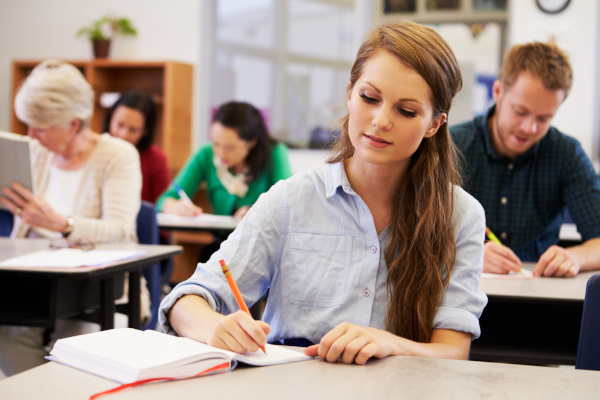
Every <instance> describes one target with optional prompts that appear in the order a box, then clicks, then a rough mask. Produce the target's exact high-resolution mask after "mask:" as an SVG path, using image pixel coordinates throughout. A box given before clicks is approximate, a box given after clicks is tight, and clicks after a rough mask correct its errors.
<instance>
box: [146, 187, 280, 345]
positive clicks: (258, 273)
mask: <svg viewBox="0 0 600 400" xmlns="http://www.w3.org/2000/svg"><path fill="white" fill-rule="evenodd" d="M280 197H281V193H280V190H278V186H277V185H275V186H274V187H273V188H272V189H271V191H269V192H267V193H264V194H263V195H261V196H260V198H259V200H258V201H257V203H256V205H255V206H254V207H252V208H251V209H250V211H249V212H248V214H247V215H246V216H245V217H244V219H243V220H242V221H241V222H240V224H239V225H238V227H237V228H236V229H235V231H233V232H232V233H231V234H230V235H229V237H228V238H227V240H226V241H224V242H223V243H222V244H221V248H220V249H219V250H218V251H217V252H215V253H214V254H213V255H212V256H211V257H210V259H209V260H208V261H207V262H206V263H200V264H198V266H197V268H196V271H195V272H194V274H193V275H192V276H191V277H190V278H189V279H188V280H186V281H184V282H182V283H180V284H179V285H177V286H176V287H175V288H174V289H173V290H172V291H171V293H169V295H168V296H167V297H165V299H164V300H163V301H162V302H161V305H160V308H159V313H158V314H159V315H158V318H159V324H160V325H161V327H162V330H163V331H164V332H166V333H169V334H175V332H174V331H173V328H172V327H171V326H170V324H169V322H168V314H169V311H170V310H171V307H173V305H174V304H175V302H177V300H178V299H179V298H181V297H183V296H186V295H197V296H201V297H203V298H204V299H205V300H206V301H207V302H208V304H209V305H210V307H211V308H212V309H213V310H215V311H217V312H219V313H221V314H225V315H226V314H229V313H232V312H234V311H236V310H238V305H237V302H236V300H235V297H234V296H233V293H232V291H231V289H230V288H229V286H228V284H227V281H226V280H225V277H224V275H223V271H222V270H221V266H220V264H219V260H221V259H223V260H225V262H226V263H227V265H228V267H229V270H230V271H231V273H232V275H233V277H234V279H235V280H236V283H237V285H238V287H239V289H240V291H241V293H242V294H243V297H244V301H245V302H246V304H247V305H248V307H251V306H252V305H253V304H254V303H256V302H257V301H258V300H259V299H260V298H261V297H262V296H263V295H264V294H265V292H266V291H267V289H268V288H269V284H270V281H271V279H272V276H273V274H274V273H275V269H276V268H277V265H278V264H279V259H280V257H281V245H280V241H281V238H282V236H283V235H282V234H281V231H280V228H281V225H280V215H279V213H278V212H277V211H278V210H280V209H281V208H280V206H279V199H280Z"/></svg>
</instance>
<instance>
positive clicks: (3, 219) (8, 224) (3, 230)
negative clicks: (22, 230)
mask: <svg viewBox="0 0 600 400" xmlns="http://www.w3.org/2000/svg"><path fill="white" fill-rule="evenodd" d="M12 227H13V215H12V214H11V213H10V212H8V211H7V210H0V236H1V237H8V236H10V232H11V231H12Z"/></svg>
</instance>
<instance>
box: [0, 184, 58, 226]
mask: <svg viewBox="0 0 600 400" xmlns="http://www.w3.org/2000/svg"><path fill="white" fill-rule="evenodd" d="M2 192H3V193H4V195H5V196H6V197H3V198H1V199H0V201H1V202H2V204H4V205H5V206H6V207H7V208H8V209H9V210H10V212H12V213H13V214H15V215H18V216H19V217H20V218H21V219H22V220H23V221H24V222H25V223H26V224H28V225H30V226H35V227H40V228H45V229H49V230H52V231H56V232H60V231H62V230H63V229H64V228H65V227H66V226H67V217H65V216H64V215H61V214H59V213H57V212H56V211H54V209H53V208H52V207H51V206H50V205H49V204H48V203H46V201H45V200H44V199H43V198H42V197H36V196H34V195H33V193H32V192H31V191H30V190H29V189H27V188H26V187H24V186H22V185H20V184H18V183H16V182H13V183H12V184H11V185H10V187H8V186H5V187H3V188H2Z"/></svg>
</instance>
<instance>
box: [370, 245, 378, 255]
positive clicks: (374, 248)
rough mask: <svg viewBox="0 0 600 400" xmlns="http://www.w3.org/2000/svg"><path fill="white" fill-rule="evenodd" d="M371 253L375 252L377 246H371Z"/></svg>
mask: <svg viewBox="0 0 600 400" xmlns="http://www.w3.org/2000/svg"><path fill="white" fill-rule="evenodd" d="M371 253H373V254H375V253H377V247H375V246H373V247H371Z"/></svg>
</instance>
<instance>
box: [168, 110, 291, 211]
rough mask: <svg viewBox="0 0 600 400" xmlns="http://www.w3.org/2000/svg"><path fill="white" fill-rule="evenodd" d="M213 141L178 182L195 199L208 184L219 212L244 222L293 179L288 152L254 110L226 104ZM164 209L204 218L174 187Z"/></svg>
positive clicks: (215, 125) (218, 115)
mask: <svg viewBox="0 0 600 400" xmlns="http://www.w3.org/2000/svg"><path fill="white" fill-rule="evenodd" d="M210 137H211V140H212V142H211V143H207V144H205V145H203V146H201V147H200V149H199V150H198V151H197V152H196V154H194V155H193V156H192V157H191V158H190V159H189V160H188V161H187V163H186V164H185V166H184V167H183V169H182V170H181V171H180V172H179V174H177V176H176V177H175V179H174V182H175V183H176V184H177V185H178V186H179V187H180V188H181V189H182V190H183V191H184V192H185V194H186V195H187V196H188V198H189V197H193V196H194V194H195V193H196V192H197V191H198V189H200V185H201V184H202V183H206V190H207V194H208V198H209V200H210V205H211V206H212V208H213V212H214V213H215V214H217V215H234V216H236V217H240V218H241V217H243V216H244V215H245V214H246V212H247V211H248V209H249V208H250V207H251V206H252V204H254V203H255V202H256V200H257V199H258V196H260V195H261V194H262V193H264V192H266V191H267V190H269V188H270V187H271V186H273V185H274V184H275V183H276V182H277V181H279V180H281V179H287V178H289V177H290V176H291V175H292V170H291V168H290V164H289V161H288V150H287V147H286V146H285V145H284V144H283V143H278V142H277V141H276V140H275V139H273V138H272V137H271V136H270V135H269V132H268V130H267V127H266V125H265V122H264V121H263V118H262V116H261V114H260V111H258V110H257V109H256V108H255V107H254V106H252V105H251V104H248V103H242V102H235V101H232V102H229V103H225V104H223V105H221V106H220V107H219V109H218V110H217V112H216V113H215V115H214V117H213V120H212V124H211V126H210ZM157 208H158V210H160V211H162V212H164V213H169V214H177V215H190V216H191V215H198V214H201V213H202V209H201V208H200V207H197V206H195V205H194V204H192V203H190V202H188V201H185V200H184V199H181V198H180V195H179V193H178V191H177V188H176V187H174V185H171V186H170V187H169V189H168V190H167V191H166V192H165V193H164V194H163V195H162V196H161V197H160V198H159V200H158V203H157Z"/></svg>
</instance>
